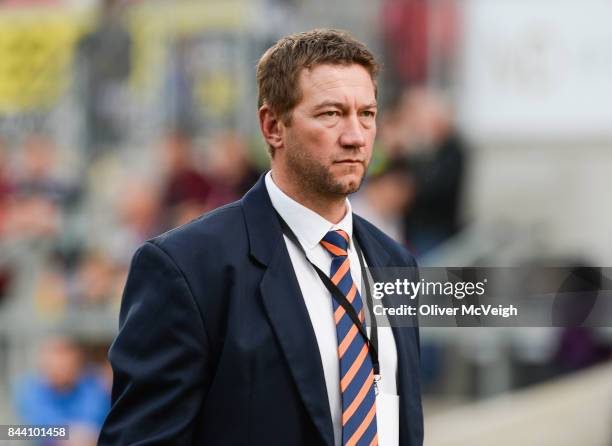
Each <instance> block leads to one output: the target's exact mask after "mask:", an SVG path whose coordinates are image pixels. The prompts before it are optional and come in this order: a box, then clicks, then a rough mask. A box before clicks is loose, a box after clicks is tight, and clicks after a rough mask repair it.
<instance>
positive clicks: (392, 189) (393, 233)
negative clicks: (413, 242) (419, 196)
mask: <svg viewBox="0 0 612 446" xmlns="http://www.w3.org/2000/svg"><path fill="white" fill-rule="evenodd" d="M413 193H414V187H413V185H412V179H411V177H410V176H409V175H408V172H407V170H406V165H405V163H403V162H401V161H400V160H392V161H390V162H388V163H386V164H385V165H383V166H382V167H381V168H380V171H378V172H376V171H375V172H374V173H373V174H372V175H371V176H369V177H368V179H367V181H366V183H365V185H364V187H363V188H362V190H361V191H360V192H359V193H358V194H356V195H354V196H352V197H351V205H352V208H353V211H354V212H355V213H357V214H359V215H360V216H362V217H363V218H365V219H366V220H368V221H370V222H371V223H372V224H374V225H375V226H376V227H378V228H379V229H381V230H382V231H383V232H384V233H385V234H387V235H388V236H389V237H391V238H393V239H394V240H396V241H398V242H400V243H403V242H404V224H403V217H404V209H406V207H407V206H408V204H409V203H410V202H411V201H412V200H413V199H414V195H413Z"/></svg>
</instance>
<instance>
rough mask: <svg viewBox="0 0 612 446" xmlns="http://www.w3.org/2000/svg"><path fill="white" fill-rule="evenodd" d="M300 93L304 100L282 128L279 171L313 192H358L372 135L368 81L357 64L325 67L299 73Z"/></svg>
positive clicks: (372, 100)
mask: <svg viewBox="0 0 612 446" xmlns="http://www.w3.org/2000/svg"><path fill="white" fill-rule="evenodd" d="M299 88H300V91H301V95H302V99H301V101H300V102H299V103H298V104H297V105H296V106H295V107H294V108H293V110H292V111H291V119H290V122H289V124H288V125H287V126H285V128H284V136H283V150H282V153H277V156H280V157H282V159H279V160H278V161H280V163H277V165H278V167H280V168H282V169H285V170H286V173H287V174H288V175H290V176H291V177H292V178H293V180H295V181H297V182H298V183H299V185H300V186H301V187H304V188H306V189H307V190H309V191H311V192H315V193H318V194H322V195H325V196H337V195H347V194H350V193H352V192H355V191H357V190H358V189H359V186H360V185H361V181H362V180H363V177H364V175H365V173H366V170H367V167H368V164H369V162H370V158H371V156H372V145H373V143H374V137H375V136H376V121H375V116H376V94H375V88H374V83H373V81H372V78H371V77H370V75H369V73H368V72H367V71H366V69H365V68H364V67H362V66H361V65H357V64H353V65H329V64H323V65H317V66H315V67H314V68H312V69H304V70H302V72H301V73H300V76H299ZM275 168H276V167H275Z"/></svg>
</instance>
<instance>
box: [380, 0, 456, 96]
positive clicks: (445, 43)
mask: <svg viewBox="0 0 612 446" xmlns="http://www.w3.org/2000/svg"><path fill="white" fill-rule="evenodd" d="M455 8H456V4H455V0H443V1H435V2H431V1H429V0H385V1H384V2H383V6H382V24H383V26H382V30H383V41H384V44H385V67H387V69H385V74H386V75H387V77H388V79H386V80H385V83H386V88H387V89H389V90H390V91H391V93H392V94H393V93H394V92H398V91H400V90H401V89H402V88H403V87H406V86H410V87H412V86H415V85H422V84H424V83H425V82H427V81H428V80H430V79H431V78H432V77H434V73H432V72H431V71H432V63H434V62H435V64H436V65H437V66H438V68H437V70H436V71H437V72H436V73H435V75H436V76H435V78H436V79H440V80H444V81H448V79H447V78H448V77H449V76H450V73H451V72H452V71H451V68H452V66H451V63H452V59H453V57H454V53H455V45H456V42H457V34H458V23H457V12H456V10H455ZM432 56H433V57H432Z"/></svg>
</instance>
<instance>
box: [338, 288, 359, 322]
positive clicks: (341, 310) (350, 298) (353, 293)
mask: <svg viewBox="0 0 612 446" xmlns="http://www.w3.org/2000/svg"><path fill="white" fill-rule="evenodd" d="M356 295H357V286H356V285H355V282H353V286H352V287H351V290H350V291H349V292H348V294H347V295H346V298H347V299H348V301H349V302H350V303H351V304H352V303H353V301H354V300H355V296H356ZM342 316H344V307H343V306H342V305H338V308H336V311H335V312H334V321H335V322H336V325H337V324H338V322H340V319H342Z"/></svg>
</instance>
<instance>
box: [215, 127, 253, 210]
mask: <svg viewBox="0 0 612 446" xmlns="http://www.w3.org/2000/svg"><path fill="white" fill-rule="evenodd" d="M210 156H211V159H210V175H211V177H212V178H213V180H214V182H215V186H216V197H215V199H216V202H217V204H218V205H221V204H225V203H229V202H230V201H234V200H237V199H239V198H241V197H242V196H243V195H244V194H245V193H246V192H247V191H248V190H249V189H250V188H251V187H253V185H254V184H255V182H256V181H257V179H258V178H259V175H260V172H259V171H258V170H257V168H256V167H255V165H254V164H253V162H252V160H251V158H250V156H249V148H248V145H247V143H246V141H245V140H244V138H243V137H241V136H240V135H238V134H237V133H232V132H230V133H225V134H222V135H219V136H218V137H217V138H215V140H214V142H213V144H212V150H211V152H210Z"/></svg>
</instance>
